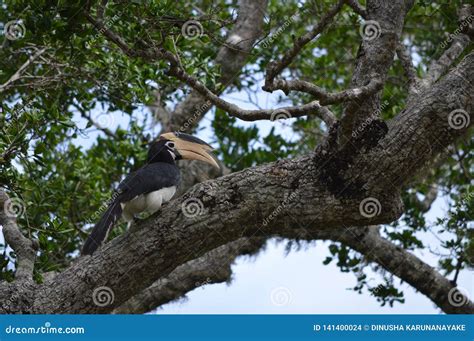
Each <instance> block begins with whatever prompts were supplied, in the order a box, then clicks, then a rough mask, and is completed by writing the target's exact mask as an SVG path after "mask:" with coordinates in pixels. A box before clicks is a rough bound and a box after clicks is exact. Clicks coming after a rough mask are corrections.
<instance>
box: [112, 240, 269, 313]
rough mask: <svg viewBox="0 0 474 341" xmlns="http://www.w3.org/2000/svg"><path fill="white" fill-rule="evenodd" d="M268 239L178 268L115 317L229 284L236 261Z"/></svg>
mask: <svg viewBox="0 0 474 341" xmlns="http://www.w3.org/2000/svg"><path fill="white" fill-rule="evenodd" d="M265 241H266V239H265V238H257V237H256V238H240V239H237V240H235V241H233V242H230V243H228V244H225V245H222V246H220V247H218V248H216V249H214V250H212V251H210V252H208V253H207V254H205V255H204V256H202V257H200V258H197V259H193V260H191V261H189V262H187V263H185V264H183V265H180V266H179V267H177V268H176V269H175V270H174V271H173V272H171V273H170V274H169V275H168V276H166V277H165V278H160V279H159V280H157V281H156V282H155V283H153V284H152V285H151V286H150V287H148V288H147V289H145V290H144V291H142V292H141V293H139V294H138V295H136V296H134V297H132V298H131V299H129V300H128V301H127V302H125V303H124V304H122V305H121V306H120V307H118V308H116V309H115V310H114V313H115V314H143V313H147V312H149V311H151V310H153V309H155V308H157V307H159V306H161V305H163V304H166V303H169V302H171V301H174V300H177V299H179V298H181V297H184V296H185V295H186V294H187V293H188V292H189V291H191V290H194V289H196V288H198V287H200V286H203V285H206V284H214V283H222V282H228V281H230V279H231V277H232V269H231V266H232V264H233V263H234V262H235V260H236V258H237V257H239V256H242V255H249V254H254V253H256V252H258V251H259V250H261V248H262V247H263V245H264V244H265Z"/></svg>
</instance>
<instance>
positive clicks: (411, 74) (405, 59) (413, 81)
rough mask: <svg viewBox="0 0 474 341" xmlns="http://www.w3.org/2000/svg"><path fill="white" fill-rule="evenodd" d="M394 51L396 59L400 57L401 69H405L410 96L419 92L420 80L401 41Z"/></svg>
mask: <svg viewBox="0 0 474 341" xmlns="http://www.w3.org/2000/svg"><path fill="white" fill-rule="evenodd" d="M396 51H397V56H398V59H400V62H401V64H402V67H403V70H404V71H405V76H406V77H407V78H408V89H409V90H408V91H409V92H410V95H411V96H414V95H418V94H419V93H420V89H419V82H420V80H419V79H418V77H417V75H416V69H415V67H414V65H413V61H412V59H411V56H410V53H409V52H408V50H407V48H406V46H405V45H403V43H401V42H400V43H399V44H398V46H397V50H396Z"/></svg>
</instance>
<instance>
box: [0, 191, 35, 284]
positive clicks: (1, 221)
mask: <svg viewBox="0 0 474 341" xmlns="http://www.w3.org/2000/svg"><path fill="white" fill-rule="evenodd" d="M20 205H21V203H20V202H14V201H12V200H11V199H10V198H9V196H8V194H7V193H6V192H5V191H4V190H3V189H1V188H0V208H1V210H0V225H1V226H3V236H4V237H5V241H6V243H7V244H8V245H10V247H11V248H12V249H13V251H15V254H16V256H17V264H16V274H15V279H17V280H31V279H32V277H33V269H34V264H35V259H36V251H35V249H37V245H35V244H34V243H33V242H32V241H31V240H29V239H28V238H26V237H25V236H23V234H22V233H21V231H20V229H19V228H18V226H17V224H16V215H15V214H16V213H17V212H18V211H22V210H24V207H19V206H20Z"/></svg>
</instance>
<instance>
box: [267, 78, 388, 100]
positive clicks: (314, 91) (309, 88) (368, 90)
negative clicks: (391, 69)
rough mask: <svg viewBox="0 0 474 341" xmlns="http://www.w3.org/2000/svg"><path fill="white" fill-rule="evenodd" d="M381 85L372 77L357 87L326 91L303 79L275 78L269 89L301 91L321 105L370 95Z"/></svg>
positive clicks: (286, 92) (380, 87) (379, 88)
mask: <svg viewBox="0 0 474 341" xmlns="http://www.w3.org/2000/svg"><path fill="white" fill-rule="evenodd" d="M382 87H383V82H382V81H381V80H380V79H378V78H374V79H372V80H371V81H370V83H369V84H367V85H365V86H361V87H359V88H353V89H348V90H344V91H340V92H335V93H328V92H327V91H326V90H324V89H323V88H320V87H319V86H316V85H314V84H312V83H310V82H306V81H303V80H298V79H297V80H289V81H285V80H283V79H277V80H276V81H274V82H273V84H272V86H271V87H270V89H271V90H272V91H273V90H282V91H283V92H284V93H285V94H287V95H288V93H289V92H290V91H301V92H305V93H308V94H311V95H313V96H314V97H315V98H316V99H318V100H319V103H320V104H321V105H329V104H336V103H341V102H347V101H353V100H357V99H360V98H362V97H366V96H370V95H372V94H374V93H376V92H377V91H379V90H381V89H382Z"/></svg>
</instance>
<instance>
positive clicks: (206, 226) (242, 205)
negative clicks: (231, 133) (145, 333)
mask: <svg viewBox="0 0 474 341" xmlns="http://www.w3.org/2000/svg"><path fill="white" fill-rule="evenodd" d="M466 80H467V81H466ZM473 80H474V53H471V54H470V55H468V56H466V58H465V59H464V60H463V61H462V62H461V63H460V64H459V65H458V67H457V68H456V69H455V70H453V71H452V72H450V73H449V74H448V75H447V76H446V77H443V78H442V79H441V80H440V81H439V82H437V83H436V84H435V86H434V87H433V89H431V90H430V91H427V92H424V93H422V94H421V95H420V97H421V98H422V99H423V100H420V101H414V102H413V103H411V104H410V105H409V107H407V108H406V110H404V111H403V112H402V113H400V114H399V115H398V116H397V117H396V118H394V119H393V120H392V121H391V122H389V127H390V129H389V131H388V132H387V134H386V135H385V136H384V137H383V138H382V139H381V140H380V141H379V142H378V144H376V145H373V144H372V142H371V141H370V140H369V141H367V140H365V138H366V137H367V136H364V137H363V138H361V139H359V140H357V141H354V143H355V145H356V146H358V148H359V149H357V150H355V151H354V154H352V156H351V158H349V159H347V156H344V155H340V154H337V155H334V154H331V153H330V151H329V150H327V149H326V148H327V147H325V146H322V148H320V149H318V151H317V152H316V154H314V155H309V156H306V157H302V158H300V159H296V160H281V161H278V162H274V163H270V164H266V165H262V166H259V167H255V168H248V169H245V170H243V171H241V172H238V173H233V174H230V175H227V176H224V177H221V178H219V179H216V180H212V181H207V182H204V183H202V184H198V185H196V186H194V187H193V188H192V189H191V190H190V191H188V192H187V193H186V194H185V195H184V196H183V197H180V198H176V199H175V200H173V202H172V203H170V204H169V205H167V206H166V207H165V208H164V209H163V210H162V211H160V213H159V215H158V216H156V217H155V216H154V217H151V218H149V219H147V220H145V221H144V222H142V223H140V226H139V228H136V229H133V230H132V231H127V232H126V233H125V234H123V235H121V236H119V237H117V238H116V239H114V240H113V241H111V242H109V243H107V244H105V245H104V247H103V248H101V249H100V250H99V251H98V252H97V253H95V254H94V255H93V256H92V257H89V256H87V257H82V258H80V259H78V260H77V262H76V263H75V264H74V265H72V266H71V267H70V268H68V269H66V270H65V271H63V272H62V273H60V274H58V275H57V276H56V277H55V278H54V279H53V280H52V281H50V282H47V283H45V284H43V285H40V286H38V288H37V289H36V290H35V297H34V301H33V302H31V306H32V309H31V312H35V313H41V312H49V313H55V312H62V313H65V312H82V313H84V312H89V313H92V312H110V311H112V310H113V309H114V308H116V307H118V306H120V305H121V304H123V303H124V302H125V301H127V300H128V299H130V297H132V296H133V295H135V294H136V293H137V292H140V291H141V290H143V289H145V288H147V287H149V286H150V285H151V284H152V283H154V282H155V281H156V279H157V278H162V277H166V276H168V275H169V274H170V273H171V272H172V271H173V270H174V269H176V268H177V267H178V266H180V265H182V264H184V263H186V262H188V261H191V260H193V259H196V258H198V257H201V256H203V255H204V254H206V253H207V252H209V251H211V250H213V249H215V248H217V247H219V246H221V245H224V244H227V243H230V242H232V241H234V240H237V239H239V238H241V237H251V236H257V235H258V236H263V237H265V236H277V235H279V236H283V237H286V236H288V231H289V230H290V229H292V228H294V225H295V219H297V221H298V223H299V224H300V225H303V226H305V225H306V226H310V227H309V232H310V233H315V232H317V231H323V230H326V229H329V230H330V229H334V228H337V227H340V226H354V227H357V226H366V225H368V224H370V225H372V224H383V223H389V222H392V221H393V220H395V219H397V218H398V217H399V216H400V214H401V213H402V208H401V203H400V199H399V196H398V194H397V193H398V192H399V191H400V189H401V188H402V186H404V185H405V184H406V183H408V182H409V181H410V180H411V179H412V178H413V177H414V176H415V175H416V173H417V171H418V170H420V169H422V167H423V166H424V165H425V164H426V163H428V162H430V161H431V160H433V159H434V158H435V157H436V155H438V154H439V153H440V152H441V151H443V149H444V148H445V147H446V146H448V145H450V144H452V143H453V142H454V141H455V140H456V139H457V138H458V137H460V136H462V135H463V134H465V133H466V130H467V128H468V127H469V126H471V125H472V122H473V121H474V120H473V119H472V113H473V111H474V110H473V109H474V108H473V106H474V100H473V96H474V82H473ZM459 105H462V106H463V110H465V111H466V112H467V113H469V115H470V117H469V118H470V121H469V122H470V123H469V124H467V125H466V127H464V128H462V129H454V128H452V127H451V126H450V124H449V117H450V113H451V112H452V109H453V108H459ZM344 165H345V166H344ZM330 175H332V176H330ZM387 188H390V189H391V190H387ZM368 198H372V199H371V200H372V202H373V203H374V204H375V207H376V208H377V209H376V210H375V213H374V211H370V210H369V211H366V210H365V209H366V208H367V207H365V206H364V205H363V204H364V203H367V199H368ZM373 199H376V200H373ZM189 200H195V201H196V202H198V203H199V202H200V203H201V204H202V205H200V207H201V208H202V209H200V210H199V213H200V214H199V213H198V214H196V215H195V216H193V217H191V218H190V217H189V215H188V216H186V215H184V214H183V212H182V207H183V206H185V205H186V203H187V202H189ZM377 202H378V203H379V204H377ZM276 218H277V219H276ZM130 274H133V276H132V275H130ZM104 286H106V287H108V288H110V290H112V291H113V293H114V300H113V302H112V303H110V305H107V306H98V305H95V304H94V303H93V292H94V289H95V288H98V287H104ZM10 309H11V308H10ZM2 311H4V312H5V308H3V310H2Z"/></svg>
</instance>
